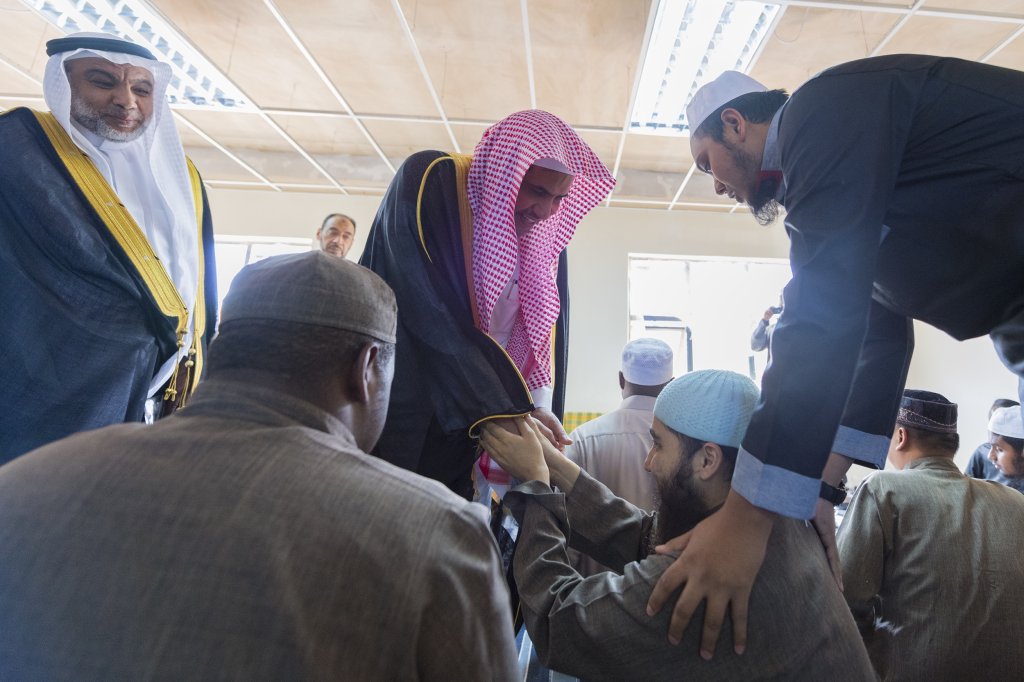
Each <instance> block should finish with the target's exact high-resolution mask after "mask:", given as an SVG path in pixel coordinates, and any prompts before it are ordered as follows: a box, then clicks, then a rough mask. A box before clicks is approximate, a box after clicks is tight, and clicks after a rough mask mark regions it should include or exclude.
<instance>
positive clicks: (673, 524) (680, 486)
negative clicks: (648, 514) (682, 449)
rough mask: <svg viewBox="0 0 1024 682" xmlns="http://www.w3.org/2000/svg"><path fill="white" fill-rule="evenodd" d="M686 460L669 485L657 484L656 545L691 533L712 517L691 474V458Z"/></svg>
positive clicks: (687, 457)
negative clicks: (695, 527)
mask: <svg viewBox="0 0 1024 682" xmlns="http://www.w3.org/2000/svg"><path fill="white" fill-rule="evenodd" d="M691 457H692V455H689V456H686V457H683V458H682V459H681V460H680V462H679V468H678V469H676V473H675V474H674V475H673V476H672V478H671V480H669V481H668V482H667V483H666V482H663V481H661V480H659V481H658V497H659V498H660V499H659V503H658V527H657V531H656V533H655V535H656V536H657V542H656V544H661V543H663V542H666V541H668V540H671V539H672V538H676V537H679V536H680V535H682V534H683V533H687V532H689V531H690V530H691V529H692V528H693V527H694V526H696V525H697V524H698V523H700V522H701V521H703V520H704V519H706V518H707V517H708V516H710V515H711V512H712V511H713V510H711V509H708V508H707V507H706V506H705V505H704V501H703V500H702V499H701V497H700V494H699V493H698V492H697V488H696V486H695V485H694V484H693V472H692V471H691V470H690V458H691Z"/></svg>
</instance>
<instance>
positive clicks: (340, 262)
mask: <svg viewBox="0 0 1024 682" xmlns="http://www.w3.org/2000/svg"><path fill="white" fill-rule="evenodd" d="M220 317H221V324H225V323H229V322H234V321H235V320H264V321H266V320H277V321H280V322H299V323H302V324H312V325H317V326H320V327H332V328H334V329H343V330H345V331H350V332H355V333H357V334H363V335H365V336H369V337H372V338H375V339H377V340H379V341H383V342H385V343H394V342H395V327H396V325H397V321H398V306H397V304H396V303H395V294H394V293H393V292H392V291H391V287H389V286H388V285H387V284H386V283H385V282H384V280H382V279H381V278H380V277H378V276H377V275H376V274H375V273H373V272H371V271H370V270H368V269H366V268H364V267H363V266H361V265H356V264H355V263H352V262H351V261H347V260H345V259H343V258H335V257H333V256H328V255H327V254H325V253H323V252H321V251H308V252H304V253H293V254H288V255H284V256H273V257H271V258H265V259H263V260H261V261H258V262H256V263H252V264H250V265H247V266H245V267H244V268H242V270H241V272H239V273H238V275H236V276H235V279H234V281H232V282H231V288H230V289H229V290H228V294H227V296H226V297H225V298H224V305H223V307H222V308H221V316H220Z"/></svg>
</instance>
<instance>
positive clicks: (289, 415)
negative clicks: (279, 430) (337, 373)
mask: <svg viewBox="0 0 1024 682" xmlns="http://www.w3.org/2000/svg"><path fill="white" fill-rule="evenodd" d="M176 414H179V415H181V416H182V417H197V416H203V415H206V416H215V417H222V418H227V419H237V420H240V421H249V422H254V423H257V424H263V425H267V426H279V427H284V426H295V425H299V426H304V427H307V428H310V429H314V430H316V431H322V432H324V433H327V434H330V435H331V436H334V437H336V438H338V439H339V440H340V441H341V444H343V445H345V446H348V447H349V448H355V449H358V446H357V445H356V441H355V438H354V437H353V435H352V432H351V431H350V430H349V429H348V427H347V426H345V424H343V423H342V422H341V420H339V419H337V418H336V417H333V416H331V415H330V414H328V413H326V412H324V411H323V410H321V409H320V408H319V407H317V406H316V405H313V404H312V403H308V402H306V401H304V400H300V399H298V398H295V397H292V396H290V395H287V394H285V393H282V392H280V391H275V390H271V389H267V388H261V387H259V386H255V385H251V384H248V383H242V382H238V381H231V380H227V379H207V380H205V381H203V382H202V384H201V385H200V386H199V387H198V388H197V389H196V392H195V395H194V396H193V397H192V399H191V400H190V401H189V404H188V406H187V407H185V408H183V409H181V410H180V411H179V412H177V413H176Z"/></svg>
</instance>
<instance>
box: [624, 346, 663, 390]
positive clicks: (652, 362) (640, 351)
mask: <svg viewBox="0 0 1024 682" xmlns="http://www.w3.org/2000/svg"><path fill="white" fill-rule="evenodd" d="M622 376H623V377H624V378H625V379H626V381H628V382H629V383H631V384H637V385H639V386H660V385H661V384H663V383H665V382H666V381H668V380H669V379H671V378H672V349H671V348H670V347H669V345H668V344H667V343H665V342H664V341H660V340H658V339H649V338H643V339H635V340H633V341H630V342H629V343H627V344H626V345H625V347H624V348H623V349H622Z"/></svg>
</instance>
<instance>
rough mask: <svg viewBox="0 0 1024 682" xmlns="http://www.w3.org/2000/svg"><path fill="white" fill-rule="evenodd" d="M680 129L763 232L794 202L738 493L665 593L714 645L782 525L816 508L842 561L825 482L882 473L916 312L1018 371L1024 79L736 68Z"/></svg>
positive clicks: (949, 66) (933, 65)
mask: <svg viewBox="0 0 1024 682" xmlns="http://www.w3.org/2000/svg"><path fill="white" fill-rule="evenodd" d="M687 118H688V119H689V125H690V130H691V137H690V150H691V152H692V153H693V159H694V163H695V165H696V167H697V168H698V169H700V170H701V171H703V172H705V173H708V174H710V175H712V176H713V177H714V182H715V189H716V191H717V192H718V193H720V194H727V195H728V196H730V197H732V198H734V199H736V200H737V201H741V202H743V203H746V204H747V205H749V206H750V207H751V209H752V210H753V211H754V213H755V215H756V216H757V217H758V219H759V220H760V221H761V222H763V223H768V222H770V221H771V220H772V218H773V217H774V216H775V214H776V213H777V207H778V206H782V207H784V208H785V209H786V221H785V222H786V232H787V234H788V235H789V237H790V241H791V248H790V261H791V266H792V270H793V279H792V281H790V283H789V284H788V285H787V286H786V288H785V299H786V309H785V311H784V312H783V313H782V315H781V316H780V318H779V322H778V324H777V325H776V327H775V331H774V332H773V335H772V364H771V366H770V367H769V368H768V370H767V371H766V372H765V374H764V378H763V380H762V391H761V403H760V405H759V406H758V409H757V411H756V412H755V414H754V417H753V419H752V420H751V423H750V428H749V430H748V432H747V434H746V435H745V436H744V439H743V443H742V447H741V449H740V453H739V457H738V458H737V461H736V477H735V479H734V481H733V493H732V494H731V495H730V496H729V499H728V500H727V501H726V504H725V505H724V506H723V508H722V511H721V513H719V514H716V515H715V516H714V517H712V518H710V519H708V521H707V522H706V523H703V524H701V525H699V526H697V527H696V528H695V529H694V532H693V533H692V534H691V535H690V536H688V537H687V538H686V540H685V541H683V542H685V543H686V548H685V550H683V552H682V555H681V557H680V563H679V565H678V566H676V567H674V568H673V569H671V570H670V571H668V572H666V574H665V576H666V581H665V583H664V584H662V585H659V587H658V588H657V589H656V590H655V591H654V593H653V594H652V600H651V602H652V607H653V608H654V609H660V608H661V607H662V605H663V604H664V602H665V599H666V597H667V595H668V593H669V592H672V591H673V590H675V589H676V588H677V587H678V586H679V585H681V584H682V583H683V582H685V583H686V588H685V591H684V593H683V600H682V602H680V603H678V604H677V606H676V615H677V619H676V620H675V621H674V623H673V626H672V631H673V632H674V633H675V634H678V633H679V631H680V630H681V628H682V627H683V626H685V624H686V622H687V621H688V619H689V617H690V615H691V614H692V613H693V610H694V609H695V608H696V606H697V605H698V604H700V603H701V602H702V601H704V600H707V601H708V603H709V604H713V607H710V608H709V614H710V616H711V617H710V618H709V619H708V620H709V621H710V622H709V623H707V626H708V627H707V633H708V640H709V643H708V647H709V648H714V641H715V632H716V631H717V630H718V625H717V624H718V623H719V622H721V617H722V615H723V613H724V611H725V609H726V608H728V606H729V605H730V604H731V605H732V608H733V610H734V611H736V610H739V611H745V610H746V606H745V602H746V597H745V596H744V595H745V594H747V593H749V590H750V586H751V584H752V583H753V580H754V576H755V575H756V573H757V570H758V566H759V565H760V563H761V560H762V557H763V550H764V546H765V541H766V539H767V537H768V535H769V533H770V532H771V525H772V522H773V519H775V518H776V516H788V517H791V518H800V519H808V518H811V517H812V516H813V517H814V518H815V523H816V526H817V527H818V530H819V532H820V534H821V537H822V541H823V542H824V543H826V544H827V546H829V551H830V552H832V551H834V541H833V540H832V528H833V527H834V520H833V516H832V509H831V505H830V504H829V501H831V500H832V499H833V490H832V489H833V488H834V487H835V486H836V485H837V484H838V483H839V481H840V480H841V478H842V476H843V474H844V473H845V472H846V470H847V469H849V467H850V464H851V462H853V461H857V462H861V463H864V464H866V465H869V466H875V467H882V466H884V463H885V456H886V452H887V450H888V445H889V439H890V437H891V435H892V427H893V423H894V420H895V417H896V412H897V409H898V408H899V401H900V397H901V393H902V390H903V385H904V382H905V378H906V374H907V369H908V366H909V363H910V358H911V355H912V352H913V325H912V323H913V320H921V321H923V322H927V323H928V324H931V325H933V326H935V327H937V328H939V329H941V330H943V331H945V332H947V333H948V334H950V335H951V336H953V337H954V338H957V339H967V338H972V337H977V336H981V335H983V334H989V335H990V336H991V337H992V339H993V341H994V342H995V344H996V348H997V352H998V354H999V356H1000V358H1001V359H1002V360H1003V362H1004V363H1005V364H1006V366H1007V367H1008V368H1010V369H1011V370H1012V371H1013V372H1014V373H1015V374H1017V376H1018V377H1024V240H1022V239H1021V234H1024V174H1022V173H1021V159H1024V73H1022V72H1020V71H1015V70H1011V69H1005V68H999V67H996V66H992V65H988V64H980V63H976V62H969V61H964V60H959V59H949V58H940V57H930V56H923V55H890V56H884V57H873V58H869V59H862V60H858V61H853V62H849V63H846V64H841V65H839V66H835V67H833V68H830V69H828V70H826V71H824V72H823V73H821V74H819V75H818V76H815V77H814V78H812V79H811V80H809V81H808V82H807V83H805V84H804V85H802V86H801V87H800V88H799V89H798V90H796V91H795V92H794V93H793V95H792V97H790V98H789V99H788V101H787V98H786V95H785V93H784V92H783V91H780V90H768V89H766V88H765V87H764V86H763V85H761V84H760V83H757V82H756V81H754V80H753V79H751V78H749V77H747V76H743V75H742V74H737V73H735V72H728V73H725V74H723V75H722V76H721V77H720V78H718V79H716V80H715V81H713V82H711V83H709V84H708V85H706V86H705V87H704V88H702V89H701V90H700V91H698V93H697V95H696V96H695V97H694V99H693V102H692V103H691V104H690V106H689V107H688V108H687ZM1021 386H1022V387H1024V380H1022V383H1021ZM830 453H832V454H833V456H832V457H831V459H830ZM826 465H827V466H826ZM823 482H824V484H825V485H824V487H823V485H822V483H823ZM819 496H821V497H822V499H821V500H819ZM723 538H726V540H724V541H723ZM830 555H831V554H830ZM734 615H735V613H734Z"/></svg>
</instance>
